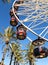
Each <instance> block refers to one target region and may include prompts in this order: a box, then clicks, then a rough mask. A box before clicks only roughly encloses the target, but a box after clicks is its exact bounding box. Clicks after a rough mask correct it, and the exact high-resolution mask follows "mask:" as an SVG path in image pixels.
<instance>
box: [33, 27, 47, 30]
mask: <svg viewBox="0 0 48 65" xmlns="http://www.w3.org/2000/svg"><path fill="white" fill-rule="evenodd" d="M44 28H46V27H41V28H34V29H33V30H42V29H44Z"/></svg>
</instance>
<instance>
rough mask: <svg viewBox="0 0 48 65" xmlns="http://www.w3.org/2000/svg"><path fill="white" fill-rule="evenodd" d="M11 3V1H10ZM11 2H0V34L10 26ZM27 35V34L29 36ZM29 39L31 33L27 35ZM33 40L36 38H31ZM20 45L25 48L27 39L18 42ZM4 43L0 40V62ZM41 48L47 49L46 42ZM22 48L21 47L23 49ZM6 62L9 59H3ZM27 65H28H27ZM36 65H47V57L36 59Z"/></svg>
mask: <svg viewBox="0 0 48 65" xmlns="http://www.w3.org/2000/svg"><path fill="white" fill-rule="evenodd" d="M12 1H13V0H12ZM11 5H12V2H10V4H8V3H6V4H4V3H3V2H2V1H1V0H0V32H2V33H3V32H4V29H5V28H7V26H10V16H9V11H10V8H11ZM29 33H30V32H29ZM29 33H28V34H29ZM29 36H30V37H31V33H30V35H29ZM32 37H33V39H34V38H35V37H36V36H33V34H32ZM20 42H21V43H22V46H24V47H25V45H26V44H27V43H28V42H29V41H28V40H27V39H25V40H22V41H20ZM4 44H5V43H4V42H3V43H2V40H1V39H0V61H1V58H2V46H3V45H4ZM43 46H45V47H47V48H48V42H46V43H45V44H44V45H43ZM24 47H22V48H23V49H24ZM8 61H9V58H7V60H6V59H5V65H6V64H7V65H8ZM27 65H28V64H27ZM36 65H48V57H47V58H44V59H37V62H36Z"/></svg>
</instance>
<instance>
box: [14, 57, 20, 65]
mask: <svg viewBox="0 0 48 65" xmlns="http://www.w3.org/2000/svg"><path fill="white" fill-rule="evenodd" d="M14 65H19V63H18V61H17V60H16V57H15V59H14Z"/></svg>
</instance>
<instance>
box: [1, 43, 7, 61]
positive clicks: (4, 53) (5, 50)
mask: <svg viewBox="0 0 48 65" xmlns="http://www.w3.org/2000/svg"><path fill="white" fill-rule="evenodd" d="M7 50H8V44H6V48H5V49H4V52H3V57H2V62H4V59H5V55H6V52H7Z"/></svg>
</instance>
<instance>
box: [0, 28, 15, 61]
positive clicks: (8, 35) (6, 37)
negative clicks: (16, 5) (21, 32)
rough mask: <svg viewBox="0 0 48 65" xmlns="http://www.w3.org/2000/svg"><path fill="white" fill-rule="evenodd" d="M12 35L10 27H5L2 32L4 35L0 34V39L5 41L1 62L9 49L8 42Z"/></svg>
mask: <svg viewBox="0 0 48 65" xmlns="http://www.w3.org/2000/svg"><path fill="white" fill-rule="evenodd" d="M13 34H14V32H13V29H12V28H11V27H7V29H5V30H4V34H2V33H0V38H2V39H3V40H4V41H5V45H6V47H5V49H4V52H3V57H2V61H4V59H5V55H6V53H7V50H8V48H9V41H10V39H11V38H12V36H13Z"/></svg>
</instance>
